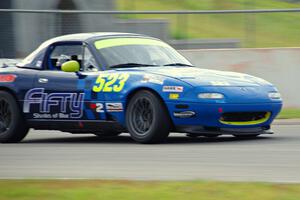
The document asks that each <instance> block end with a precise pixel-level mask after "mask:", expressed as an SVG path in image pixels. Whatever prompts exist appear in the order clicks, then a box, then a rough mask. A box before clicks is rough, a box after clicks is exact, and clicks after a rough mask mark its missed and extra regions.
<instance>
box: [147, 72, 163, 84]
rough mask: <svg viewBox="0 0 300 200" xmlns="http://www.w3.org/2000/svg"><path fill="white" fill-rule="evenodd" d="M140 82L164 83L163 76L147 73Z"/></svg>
mask: <svg viewBox="0 0 300 200" xmlns="http://www.w3.org/2000/svg"><path fill="white" fill-rule="evenodd" d="M142 83H155V84H159V85H163V84H164V78H162V77H159V76H155V75H150V74H147V75H145V76H144V78H143V80H142Z"/></svg>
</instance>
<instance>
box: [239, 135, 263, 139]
mask: <svg viewBox="0 0 300 200" xmlns="http://www.w3.org/2000/svg"><path fill="white" fill-rule="evenodd" d="M233 136H234V137H236V138H239V139H251V138H256V137H257V136H259V134H251V135H233Z"/></svg>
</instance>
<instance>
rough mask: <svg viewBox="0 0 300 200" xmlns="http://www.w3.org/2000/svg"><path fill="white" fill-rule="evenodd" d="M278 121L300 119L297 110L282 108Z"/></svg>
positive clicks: (299, 110)
mask: <svg viewBox="0 0 300 200" xmlns="http://www.w3.org/2000/svg"><path fill="white" fill-rule="evenodd" d="M277 118H278V119H293V118H300V109H299V108H284V109H282V111H281V112H280V114H279V115H278V117H277Z"/></svg>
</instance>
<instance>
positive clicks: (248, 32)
mask: <svg viewBox="0 0 300 200" xmlns="http://www.w3.org/2000/svg"><path fill="white" fill-rule="evenodd" d="M299 6H300V0H43V1H41V0H1V1H0V9H31V10H77V11H83V12H82V13H55V12H53V13H37V12H26V13H24V12H16V11H10V12H1V11H0V27H1V29H0V58H23V57H25V56H26V55H27V54H29V53H30V52H31V51H33V50H34V49H35V48H37V47H38V45H40V44H41V42H43V41H45V40H47V39H49V38H52V37H55V36H59V35H64V34H69V33H79V32H110V31H114V32H132V33H142V34H147V35H150V36H154V37H157V38H160V39H162V40H164V41H166V42H167V43H169V44H170V45H172V46H173V47H174V48H176V49H178V50H180V52H181V53H182V54H184V55H185V56H186V57H187V58H188V59H189V60H191V62H192V63H193V64H195V65H197V66H199V67H205V68H211V69H218V70H230V71H237V72H244V73H249V74H252V75H255V76H259V77H262V78H265V79H266V80H269V81H270V82H273V83H274V84H276V85H277V86H278V87H279V89H280V91H281V92H282V94H283V97H284V99H285V107H300V94H296V93H295V92H294V91H297V90H299V89H300V82H299V80H298V75H297V74H298V73H299V72H298V71H299V70H298V68H299V67H298V66H299V63H300V50H299V48H297V47H299V46H300V12H276V13H264V12H262V13H251V12H250V13H239V14H237V13H235V14H224V13H222V10H255V9H294V8H299ZM91 10H94V11H149V10H157V11H186V10H189V11H199V10H204V11H205V10H219V11H220V13H216V14H203V13H201V14H199V13H198V14H182V13H181V14H180V13H176V12H173V13H172V14H149V13H147V14H146V13H144V14H143V13H142V12H139V13H141V14H136V13H134V12H133V13H130V12H128V13H125V14H124V13H118V12H114V13H109V14H104V13H98V14H88V13H85V12H84V11H87V12H88V11H91ZM287 80H288V81H287Z"/></svg>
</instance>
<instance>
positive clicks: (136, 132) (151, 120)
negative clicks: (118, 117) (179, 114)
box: [126, 90, 171, 143]
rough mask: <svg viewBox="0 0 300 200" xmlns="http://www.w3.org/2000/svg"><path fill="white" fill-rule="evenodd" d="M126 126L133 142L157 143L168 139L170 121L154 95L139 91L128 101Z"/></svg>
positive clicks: (163, 107)
mask: <svg viewBox="0 0 300 200" xmlns="http://www.w3.org/2000/svg"><path fill="white" fill-rule="evenodd" d="M126 125H127V129H128V131H129V133H130V135H131V137H132V138H133V139H134V140H135V141H137V142H140V143H159V142H162V141H163V140H164V139H166V138H167V137H168V135H169V132H170V127H171V120H170V117H169V115H168V112H167V110H166V108H165V106H164V105H163V102H161V100H160V99H159V98H158V97H157V96H156V95H155V94H154V93H152V92H150V91H147V90H141V91H139V92H138V93H136V94H135V95H134V96H133V97H132V98H131V99H130V101H129V104H128V106H127V109H126Z"/></svg>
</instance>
